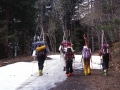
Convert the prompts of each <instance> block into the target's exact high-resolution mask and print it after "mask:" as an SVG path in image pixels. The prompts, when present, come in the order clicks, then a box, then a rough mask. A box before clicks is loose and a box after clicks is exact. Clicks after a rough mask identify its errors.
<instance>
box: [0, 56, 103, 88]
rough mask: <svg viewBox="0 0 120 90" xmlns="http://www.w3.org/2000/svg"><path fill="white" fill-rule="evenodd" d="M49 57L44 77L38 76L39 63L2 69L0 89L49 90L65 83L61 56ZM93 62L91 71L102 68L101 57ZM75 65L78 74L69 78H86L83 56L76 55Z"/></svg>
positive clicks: (13, 65)
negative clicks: (83, 69)
mask: <svg viewBox="0 0 120 90" xmlns="http://www.w3.org/2000/svg"><path fill="white" fill-rule="evenodd" d="M48 57H49V59H47V60H46V61H45V63H44V69H43V76H39V74H38V63H37V61H32V62H18V63H14V64H10V65H7V66H3V67H0V72H1V74H0V78H1V79H0V81H1V82H0V89H1V90H49V89H51V88H54V87H56V83H62V82H64V81H65V80H66V79H67V77H66V75H65V71H63V63H62V61H61V60H60V55H49V56H48ZM92 62H93V63H91V69H100V68H101V64H100V57H99V56H92ZM73 65H74V66H73V67H74V70H75V72H76V73H75V74H74V75H73V76H71V77H69V78H72V77H77V76H78V75H79V76H81V75H82V76H84V75H83V72H82V67H83V65H82V62H81V55H75V61H74V63H73ZM66 88H67V87H66ZM59 90H60V89H59ZM61 90H63V89H61ZM69 90H70V89H69Z"/></svg>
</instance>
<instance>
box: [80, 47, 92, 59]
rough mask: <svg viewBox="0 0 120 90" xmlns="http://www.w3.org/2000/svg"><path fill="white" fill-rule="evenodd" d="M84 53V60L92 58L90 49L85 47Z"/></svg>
mask: <svg viewBox="0 0 120 90" xmlns="http://www.w3.org/2000/svg"><path fill="white" fill-rule="evenodd" d="M82 52H83V59H90V58H91V50H90V48H87V47H84V48H83V51H82Z"/></svg>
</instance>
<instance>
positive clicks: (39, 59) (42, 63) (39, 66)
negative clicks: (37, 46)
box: [37, 57, 45, 70]
mask: <svg viewBox="0 0 120 90" xmlns="http://www.w3.org/2000/svg"><path fill="white" fill-rule="evenodd" d="M37 60H38V69H39V70H43V67H44V62H45V58H43V57H37Z"/></svg>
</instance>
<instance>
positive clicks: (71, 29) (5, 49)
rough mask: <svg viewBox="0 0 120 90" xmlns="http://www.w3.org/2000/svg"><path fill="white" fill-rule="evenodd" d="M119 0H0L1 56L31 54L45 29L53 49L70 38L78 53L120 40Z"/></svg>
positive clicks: (94, 49) (56, 50) (1, 57)
mask: <svg viewBox="0 0 120 90" xmlns="http://www.w3.org/2000/svg"><path fill="white" fill-rule="evenodd" d="M119 9H120V0H0V59H3V58H9V57H16V56H23V55H31V54H32V51H33V48H32V43H33V42H35V41H38V40H39V39H41V38H40V34H41V32H42V30H43V31H44V35H45V42H46V45H47V46H48V48H49V50H50V52H54V53H56V52H58V48H59V44H60V43H61V41H62V40H63V34H64V33H66V37H65V39H67V37H70V39H71V42H72V43H73V48H74V49H75V52H79V51H81V49H82V46H83V45H84V40H83V34H87V39H88V42H89V46H90V48H91V49H92V52H94V51H96V50H99V49H100V45H101V43H102V32H103V31H104V42H107V43H109V44H110V45H111V44H112V43H114V42H118V41H120V10H119Z"/></svg>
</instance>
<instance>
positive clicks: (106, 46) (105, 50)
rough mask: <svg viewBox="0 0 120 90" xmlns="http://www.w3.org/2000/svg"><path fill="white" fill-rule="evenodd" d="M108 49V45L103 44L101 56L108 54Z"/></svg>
mask: <svg viewBox="0 0 120 90" xmlns="http://www.w3.org/2000/svg"><path fill="white" fill-rule="evenodd" d="M108 47H109V46H108V44H103V45H102V52H103V54H106V53H109V52H108Z"/></svg>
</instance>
